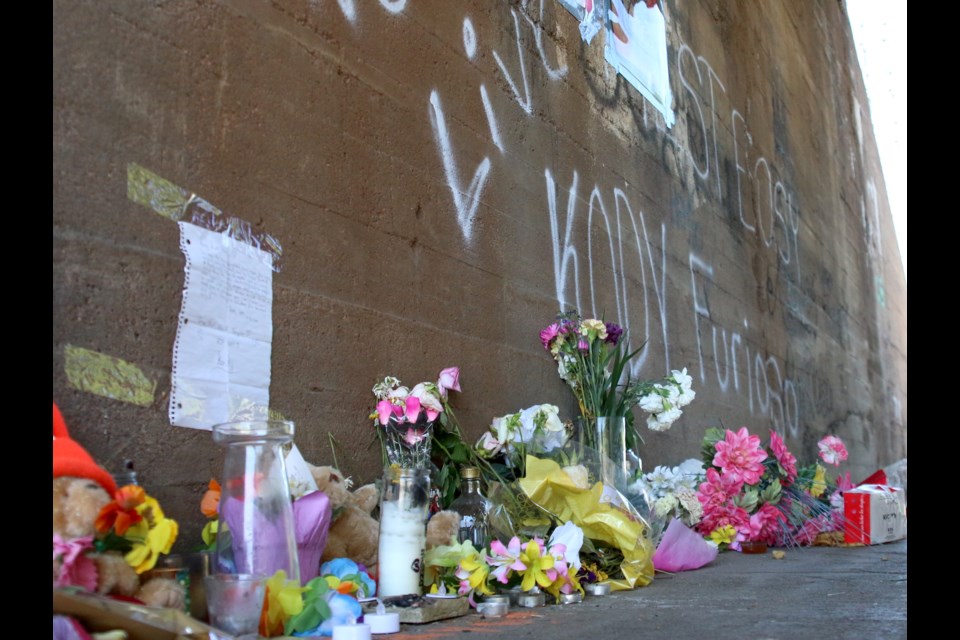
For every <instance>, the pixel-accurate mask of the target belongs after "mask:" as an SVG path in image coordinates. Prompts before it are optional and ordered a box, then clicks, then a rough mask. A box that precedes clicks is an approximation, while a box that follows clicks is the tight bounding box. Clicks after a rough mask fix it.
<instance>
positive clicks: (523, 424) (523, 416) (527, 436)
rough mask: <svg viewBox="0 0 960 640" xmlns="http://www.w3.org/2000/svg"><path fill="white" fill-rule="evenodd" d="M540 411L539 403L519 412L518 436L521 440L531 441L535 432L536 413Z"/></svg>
mask: <svg viewBox="0 0 960 640" xmlns="http://www.w3.org/2000/svg"><path fill="white" fill-rule="evenodd" d="M539 413H540V405H534V406H532V407H527V408H526V409H524V410H523V411H521V412H520V438H519V441H521V442H532V441H533V437H534V436H535V435H536V434H537V415H538V414H539Z"/></svg>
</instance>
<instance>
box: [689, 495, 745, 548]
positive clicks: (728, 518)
mask: <svg viewBox="0 0 960 640" xmlns="http://www.w3.org/2000/svg"><path fill="white" fill-rule="evenodd" d="M726 525H730V526H732V527H733V528H734V529H736V530H737V533H738V534H741V535H742V536H743V537H740V536H738V539H740V540H745V539H746V536H747V535H749V533H750V514H748V513H747V512H746V511H745V510H744V509H743V508H741V507H738V506H736V505H735V504H733V502H725V503H723V504H717V505H712V506H711V507H710V508H707V507H704V508H703V520H701V521H700V524H699V525H698V527H697V528H698V530H699V531H700V533H702V534H704V535H709V534H710V532H711V531H713V530H714V529H718V528H720V527H724V526H726Z"/></svg>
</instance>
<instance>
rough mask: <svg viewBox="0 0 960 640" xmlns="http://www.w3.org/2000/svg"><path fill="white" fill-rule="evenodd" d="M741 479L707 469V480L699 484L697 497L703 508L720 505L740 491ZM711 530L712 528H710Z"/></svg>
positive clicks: (741, 486)
mask: <svg viewBox="0 0 960 640" xmlns="http://www.w3.org/2000/svg"><path fill="white" fill-rule="evenodd" d="M741 488H743V481H742V480H740V479H738V478H734V477H733V476H732V475H728V474H724V475H722V476H721V475H720V474H719V473H717V470H716V469H714V468H712V467H711V468H710V469H707V481H706V482H704V483H703V484H701V485H700V490H699V491H697V499H698V500H699V501H700V504H702V505H703V508H704V510H706V509H707V508H708V506H710V505H721V504H723V503H724V502H726V501H727V500H729V499H730V498H732V497H733V496H735V495H737V494H738V493H740V489H741ZM711 531H712V529H711Z"/></svg>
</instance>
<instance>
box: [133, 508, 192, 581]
mask: <svg viewBox="0 0 960 640" xmlns="http://www.w3.org/2000/svg"><path fill="white" fill-rule="evenodd" d="M179 531H180V528H179V526H178V525H177V522H176V521H175V520H171V519H170V518H163V519H162V520H160V521H159V522H157V523H156V525H155V526H153V527H151V528H150V529H149V530H148V531H147V533H146V536H145V539H144V540H143V541H142V542H136V543H134V545H133V549H131V550H130V551H128V552H127V555H125V556H124V558H125V559H126V561H127V564H129V565H130V566H131V567H133V568H134V569H135V570H136V572H137V573H143V572H144V571H149V570H150V569H153V567H154V565H156V564H157V560H158V559H159V558H160V554H161V553H170V549H171V547H173V543H174V541H176V539H177V533H179Z"/></svg>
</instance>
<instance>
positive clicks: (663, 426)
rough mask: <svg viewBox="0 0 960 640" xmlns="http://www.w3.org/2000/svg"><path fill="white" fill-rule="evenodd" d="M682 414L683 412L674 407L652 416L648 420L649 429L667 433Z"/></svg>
mask: <svg viewBox="0 0 960 640" xmlns="http://www.w3.org/2000/svg"><path fill="white" fill-rule="evenodd" d="M682 414H683V411H681V410H680V409H678V408H677V407H672V408H670V409H667V410H666V411H663V412H661V413H658V414H650V416H649V417H648V418H647V428H649V429H650V430H651V431H666V430H667V429H669V428H670V427H671V426H672V425H673V423H674V422H676V420H677V418H679V417H680V416H681V415H682Z"/></svg>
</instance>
